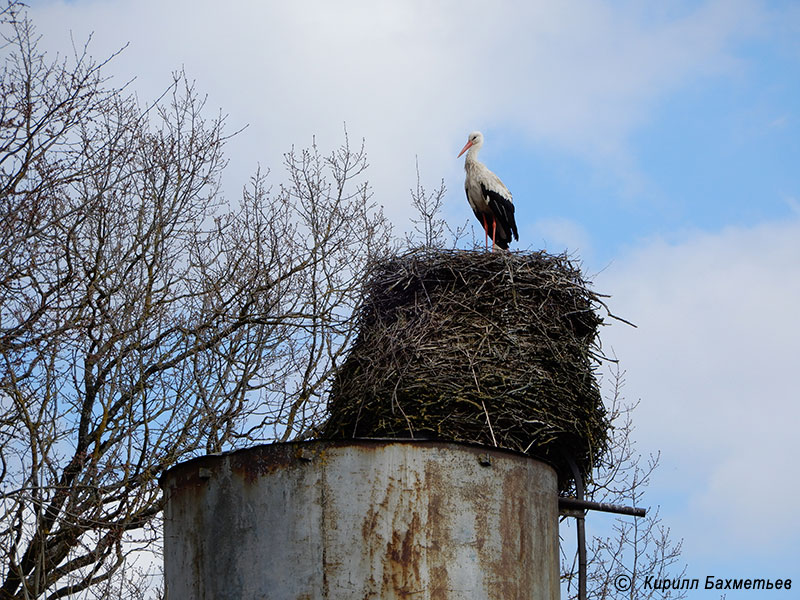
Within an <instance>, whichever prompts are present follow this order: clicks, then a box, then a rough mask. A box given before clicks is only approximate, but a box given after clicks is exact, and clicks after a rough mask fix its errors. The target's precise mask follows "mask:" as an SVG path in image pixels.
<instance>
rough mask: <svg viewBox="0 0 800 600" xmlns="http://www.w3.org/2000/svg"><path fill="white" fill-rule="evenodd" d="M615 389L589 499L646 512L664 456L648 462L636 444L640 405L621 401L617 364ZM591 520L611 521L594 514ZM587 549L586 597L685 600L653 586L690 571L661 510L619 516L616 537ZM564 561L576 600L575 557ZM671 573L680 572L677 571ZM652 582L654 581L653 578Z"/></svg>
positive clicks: (599, 539) (621, 378) (605, 537)
mask: <svg viewBox="0 0 800 600" xmlns="http://www.w3.org/2000/svg"><path fill="white" fill-rule="evenodd" d="M612 367H613V370H612V373H611V377H612V380H613V388H612V391H611V394H610V398H609V405H608V407H607V409H608V411H609V420H610V422H611V425H612V427H611V429H610V435H611V438H610V440H609V448H608V452H607V453H606V454H605V456H604V459H603V461H602V463H601V464H600V465H599V467H598V468H597V469H596V470H595V472H594V473H593V479H592V481H591V482H589V484H588V486H587V487H588V492H587V497H589V498H590V499H592V500H595V501H597V502H607V503H610V504H618V505H623V506H637V507H647V506H648V502H647V500H646V495H645V491H646V488H647V486H648V485H649V482H650V478H651V477H652V475H653V473H654V471H655V470H656V468H657V467H658V462H659V458H660V457H659V455H658V454H656V455H651V456H649V457H647V458H643V457H642V456H641V455H640V454H638V453H637V452H636V448H635V443H634V441H633V437H632V434H633V429H634V428H633V421H632V413H633V411H634V410H635V408H636V406H637V404H632V405H630V404H625V403H624V401H623V398H622V387H623V384H624V373H622V372H620V371H619V368H618V365H617V364H616V363H612ZM590 518H591V519H592V520H600V519H609V518H611V517H610V516H609V515H603V514H594V515H591V516H590ZM587 545H588V552H587V554H588V567H589V568H588V573H587V598H590V599H593V600H607V599H612V598H613V599H615V600H623V599H630V600H640V599H646V598H682V597H685V592H681V590H674V589H668V590H664V589H661V586H658V587H655V586H652V585H648V581H649V582H651V583H652V581H655V580H659V581H661V580H663V579H665V578H668V579H670V580H673V579H679V580H680V579H681V578H682V577H683V575H684V574H685V571H686V568H685V566H684V567H681V566H679V561H680V554H681V545H682V542H681V541H678V542H675V541H673V540H672V538H671V537H670V530H669V528H668V527H666V526H665V525H664V524H663V522H662V520H661V517H660V516H659V511H658V507H655V508H653V507H652V506H650V507H649V508H648V513H647V516H645V517H642V518H634V517H617V518H614V519H613V525H612V527H611V533H610V534H608V535H603V536H595V537H594V538H593V539H592V541H591V542H590V543H589V544H587ZM562 556H563V558H562V566H561V572H562V578H564V579H565V580H566V581H567V590H568V593H569V596H568V597H569V598H577V597H578V594H577V586H576V585H573V583H574V582H576V581H577V565H576V559H575V556H573V557H572V558H571V559H570V560H567V557H566V555H563V554H562ZM672 569H677V571H673V570H672ZM648 577H649V579H648Z"/></svg>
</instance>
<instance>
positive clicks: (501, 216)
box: [481, 186, 519, 248]
mask: <svg viewBox="0 0 800 600" xmlns="http://www.w3.org/2000/svg"><path fill="white" fill-rule="evenodd" d="M481 191H482V192H483V197H484V198H486V201H487V203H488V204H489V209H490V210H491V211H492V213H494V217H495V219H497V223H498V224H499V225H501V226H502V227H503V231H504V232H505V234H506V235H507V236H508V239H504V240H497V245H498V246H500V247H501V248H508V242H510V241H511V239H512V237H513V238H514V239H515V240H519V233H518V232H517V221H516V220H515V219H514V203H513V202H511V200H509V199H508V198H506V197H505V196H503V195H502V194H499V193H497V192H495V191H493V190H489V189H486V187H484V186H481ZM501 241H502V243H501Z"/></svg>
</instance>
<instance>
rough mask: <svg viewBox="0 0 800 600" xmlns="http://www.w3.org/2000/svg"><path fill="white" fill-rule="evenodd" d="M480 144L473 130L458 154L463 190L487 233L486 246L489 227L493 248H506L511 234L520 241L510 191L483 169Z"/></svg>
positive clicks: (488, 171) (478, 133) (481, 143)
mask: <svg viewBox="0 0 800 600" xmlns="http://www.w3.org/2000/svg"><path fill="white" fill-rule="evenodd" d="M482 145H483V134H482V133H481V132H480V131H473V132H472V133H470V134H469V139H468V140H467V143H466V145H465V146H464V147H463V148H462V149H461V152H459V153H458V156H459V157H460V156H461V155H462V154H464V152H466V153H467V158H466V159H465V160H464V170H465V171H466V172H467V179H466V181H465V182H464V189H465V190H466V192H467V201H468V202H469V205H470V206H471V207H472V212H474V213H475V216H476V217H477V218H478V221H480V222H481V224H482V225H483V230H484V232H485V234H486V238H485V242H486V247H487V249H488V247H489V229H491V230H492V250H494V248H495V246H499V247H500V248H503V249H506V250H507V249H508V243H509V242H510V241H511V238H512V236H513V237H514V239H515V240H519V233H518V232H517V222H516V221H515V220H514V202H513V201H512V199H511V192H509V191H508V188H507V187H506V186H505V185H503V182H502V181H500V178H499V177H498V176H497V175H495V174H494V173H492V172H491V171H490V170H489V169H487V168H486V165H484V164H483V163H482V162H480V161H479V160H478V152H479V151H480V149H481V146H482Z"/></svg>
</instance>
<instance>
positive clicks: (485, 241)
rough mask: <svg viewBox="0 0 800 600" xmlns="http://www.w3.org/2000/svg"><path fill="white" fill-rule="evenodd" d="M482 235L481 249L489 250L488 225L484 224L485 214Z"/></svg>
mask: <svg viewBox="0 0 800 600" xmlns="http://www.w3.org/2000/svg"><path fill="white" fill-rule="evenodd" d="M483 233H484V234H485V236H484V240H483V247H484V248H485V249H486V250H489V224H488V223H487V222H486V214H485V213H484V214H483Z"/></svg>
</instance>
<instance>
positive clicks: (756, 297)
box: [32, 0, 800, 598]
mask: <svg viewBox="0 0 800 600" xmlns="http://www.w3.org/2000/svg"><path fill="white" fill-rule="evenodd" d="M32 16H33V18H34V20H35V22H36V24H37V25H38V28H39V31H40V32H41V33H42V34H43V35H44V36H45V38H44V44H45V46H47V47H49V48H52V49H53V51H57V50H61V51H63V50H64V49H66V48H68V44H69V39H70V37H69V36H70V32H71V34H72V35H73V36H74V38H75V39H76V40H79V41H81V40H83V39H85V38H86V37H87V36H88V35H89V34H90V33H91V32H94V38H93V42H92V46H91V48H92V51H93V54H94V55H95V56H98V57H101V56H105V55H107V54H109V53H110V52H112V51H113V50H115V49H117V48H119V47H121V46H122V45H124V44H125V43H127V42H130V46H129V47H128V48H127V50H126V51H125V52H124V53H123V54H122V55H121V56H120V57H119V58H117V59H116V60H115V61H114V62H113V63H112V65H111V67H110V69H111V71H112V72H113V73H115V75H116V77H117V78H118V80H119V81H127V80H128V79H130V78H132V77H136V79H135V81H134V82H133V83H132V89H134V90H136V91H137V93H138V94H139V95H140V97H141V98H143V99H152V98H155V97H157V96H158V94H159V93H160V91H161V90H163V89H164V87H165V86H166V85H167V84H168V82H169V79H170V72H171V71H173V70H175V69H178V68H181V67H183V68H184V69H185V70H186V72H187V74H188V75H189V77H191V78H194V79H196V81H197V86H198V89H200V90H204V91H206V92H207V93H208V95H209V100H208V102H209V107H211V108H212V110H216V108H217V107H219V108H221V109H222V110H223V112H225V113H227V114H229V115H230V116H229V121H228V122H229V127H230V130H231V131H233V130H235V129H238V128H239V127H240V126H242V125H245V124H248V125H249V127H248V128H247V129H246V130H245V131H244V132H243V133H241V134H240V135H239V136H237V137H236V138H234V139H233V140H232V141H231V142H230V144H229V147H228V151H229V157H230V159H231V164H230V168H229V169H228V172H227V175H226V182H225V184H226V188H225V189H226V190H228V194H229V195H230V196H231V197H235V195H236V190H238V189H240V188H241V186H242V185H243V183H244V182H245V181H246V179H247V177H248V176H249V175H250V174H252V172H253V171H254V170H255V167H256V165H257V164H258V163H260V164H261V165H263V166H268V167H270V168H271V169H272V172H273V182H275V183H277V182H279V181H280V178H281V173H280V164H281V156H282V153H283V152H285V151H287V150H288V149H289V148H290V147H291V146H292V144H295V145H298V146H304V145H308V144H309V143H310V142H311V138H312V136H313V135H316V137H317V141H318V143H319V145H320V146H321V147H322V148H323V149H325V148H332V147H333V146H335V145H337V144H338V143H339V142H340V141H341V139H342V123H344V122H346V123H347V128H348V131H349V133H350V136H351V138H355V139H360V138H362V137H363V138H365V139H366V144H367V150H368V152H369V155H370V164H371V167H370V173H371V174H370V180H371V183H372V185H373V187H374V191H375V197H376V199H377V200H378V201H379V202H381V203H382V204H383V205H384V206H385V209H386V212H387V214H388V215H389V216H390V217H391V218H392V220H393V221H394V222H395V224H396V226H397V228H398V230H402V229H403V228H405V227H407V225H408V222H409V221H408V219H409V214H410V207H409V189H410V188H411V187H413V186H414V185H415V182H416V176H415V159H418V160H419V165H420V171H421V175H422V182H423V184H425V185H426V186H427V187H428V188H432V187H435V186H436V185H437V184H438V183H439V181H440V180H441V179H444V180H445V183H446V185H447V188H448V190H449V191H448V194H447V197H446V216H447V218H448V219H449V220H451V221H452V222H453V223H456V224H457V223H460V222H463V221H464V220H467V219H471V218H472V217H471V214H470V211H469V208H468V206H467V204H466V200H465V198H464V195H463V189H462V185H463V162H462V161H463V158H462V159H459V160H457V159H456V155H457V154H458V151H459V150H460V149H461V147H462V146H463V145H464V143H465V142H466V138H467V135H468V133H469V132H470V131H472V130H475V129H480V130H482V131H483V132H484V134H485V137H486V142H485V145H484V149H483V150H482V153H481V159H482V160H483V161H484V162H485V163H486V164H487V165H488V166H489V167H490V168H491V169H492V170H493V171H495V172H496V173H497V174H498V175H499V176H500V177H501V178H502V179H503V180H504V182H505V183H506V185H507V186H508V187H509V189H510V190H511V191H512V193H513V194H514V198H515V204H516V207H517V220H518V224H519V229H520V237H521V240H520V244H519V246H518V247H519V248H522V249H526V248H530V249H538V248H546V249H548V250H552V251H562V250H565V249H566V250H567V251H569V252H570V253H572V254H574V255H575V256H576V257H577V258H579V259H580V260H582V262H583V265H584V268H585V269H586V271H587V272H588V273H589V274H590V275H592V276H593V278H594V281H595V283H596V287H597V289H598V290H599V291H601V292H604V293H608V294H611V295H612V298H611V299H610V301H609V303H610V306H611V308H612V310H613V311H614V312H615V313H617V314H620V315H622V316H624V317H625V318H627V319H629V320H631V321H633V322H635V323H637V325H638V326H639V327H638V328H637V329H632V328H630V327H626V326H622V325H617V324H614V325H612V326H611V327H608V328H607V329H605V330H604V331H603V341H604V345H605V347H607V348H613V351H614V352H615V354H616V355H617V356H618V357H619V359H620V360H621V365H622V368H624V369H625V370H626V373H627V386H626V388H625V393H626V396H627V397H628V398H629V399H631V400H636V399H641V404H640V407H639V409H638V410H637V412H636V414H635V420H636V425H637V432H636V438H637V440H638V444H639V449H640V450H641V451H642V452H643V453H645V454H647V453H649V452H655V451H658V450H660V451H661V453H662V467H661V469H660V470H659V471H658V472H657V474H656V477H655V479H654V481H653V484H652V487H651V489H650V492H649V496H650V502H651V503H653V504H660V505H661V506H662V509H661V510H662V516H663V517H664V520H665V524H666V525H668V526H670V527H671V530H672V534H673V536H674V537H675V538H676V539H680V538H683V540H684V547H683V548H684V554H683V559H684V561H685V562H686V563H687V566H688V570H687V573H688V575H689V576H692V577H700V578H701V579H703V578H704V577H705V576H706V575H711V574H716V575H718V576H728V577H748V576H752V577H755V576H773V577H793V578H795V579H796V580H797V585H800V571H799V570H798V567H797V564H798V562H800V561H798V559H800V513H798V512H797V511H795V510H793V509H792V504H791V503H792V499H794V498H797V497H798V495H800V484H799V483H798V477H797V475H798V467H797V460H798V458H800V442H798V436H797V434H796V431H795V428H796V423H798V420H800V408H798V405H799V404H800V403H799V402H798V400H800V392H798V386H797V383H796V376H795V373H796V372H797V370H798V351H797V340H798V339H800V320H798V318H797V316H796V311H797V307H798V305H800V3H797V2H761V1H758V0H716V1H715V0H709V1H696V2H689V1H686V2H658V3H653V2H633V1H619V2H589V1H582V0H566V1H562V2H558V3H555V2H549V1H534V2H526V3H522V2H492V3H489V2H480V3H479V2H469V1H460V2H438V3H424V2H403V3H398V2H389V3H375V2H365V1H361V0H352V1H348V2H337V3H328V2H321V1H313V2H295V3H288V2H271V1H266V2H255V1H252V2H245V1H243V0H231V1H230V2H227V3H224V7H223V4H220V3H218V2H209V1H206V0H192V1H189V0H173V1H170V2H163V1H162V0H139V1H136V2H134V1H130V0H105V1H101V0H75V1H72V2H69V3H65V2H56V1H50V0H36V1H34V2H32ZM768 498H777V499H778V501H777V502H776V501H770V500H768ZM781 499H784V501H781ZM693 594H694V595H690V597H691V598H693V597H698V598H700V597H702V598H711V597H714V598H716V597H717V596H718V594H716V595H715V594H714V593H712V592H704V591H702V590H701V591H700V592H694V593H693ZM737 594H738V595H737ZM745 596H747V597H756V596H754V595H752V593H751V594H750V595H748V593H747V592H738V593H730V594H729V595H728V598H736V597H745Z"/></svg>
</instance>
